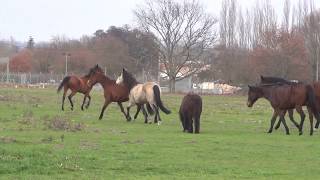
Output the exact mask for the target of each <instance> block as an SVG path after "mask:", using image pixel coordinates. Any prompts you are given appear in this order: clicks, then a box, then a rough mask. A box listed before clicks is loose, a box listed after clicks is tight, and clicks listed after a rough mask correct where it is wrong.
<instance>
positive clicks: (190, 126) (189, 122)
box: [187, 115, 193, 133]
mask: <svg viewBox="0 0 320 180" xmlns="http://www.w3.org/2000/svg"><path fill="white" fill-rule="evenodd" d="M187 123H188V132H189V133H193V120H192V116H189V115H188V116H187Z"/></svg>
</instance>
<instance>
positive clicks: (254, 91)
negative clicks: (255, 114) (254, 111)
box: [247, 85, 262, 107]
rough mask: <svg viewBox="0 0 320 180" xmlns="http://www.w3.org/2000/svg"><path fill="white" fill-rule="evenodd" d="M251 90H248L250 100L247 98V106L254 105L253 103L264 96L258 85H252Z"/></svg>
mask: <svg viewBox="0 0 320 180" xmlns="http://www.w3.org/2000/svg"><path fill="white" fill-rule="evenodd" d="M248 87H249V91H248V100H247V106H248V107H252V106H253V104H254V103H255V102H256V101H257V100H258V99H259V98H260V97H262V90H261V88H260V87H258V86H250V85H248Z"/></svg>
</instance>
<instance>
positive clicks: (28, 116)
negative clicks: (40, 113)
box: [18, 111, 35, 125]
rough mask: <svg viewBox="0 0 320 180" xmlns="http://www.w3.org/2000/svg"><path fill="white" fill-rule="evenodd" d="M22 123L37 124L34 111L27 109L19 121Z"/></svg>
mask: <svg viewBox="0 0 320 180" xmlns="http://www.w3.org/2000/svg"><path fill="white" fill-rule="evenodd" d="M18 123H20V124H24V125H32V124H35V119H34V115H33V112H32V111H25V112H24V113H23V115H22V118H21V119H20V120H19V121H18Z"/></svg>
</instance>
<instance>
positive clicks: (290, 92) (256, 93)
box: [247, 84, 320, 135]
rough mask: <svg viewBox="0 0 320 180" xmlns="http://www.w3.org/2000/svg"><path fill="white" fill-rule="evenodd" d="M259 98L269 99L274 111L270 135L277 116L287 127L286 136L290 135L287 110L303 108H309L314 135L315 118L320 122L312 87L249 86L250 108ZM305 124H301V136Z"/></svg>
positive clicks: (297, 85)
mask: <svg viewBox="0 0 320 180" xmlns="http://www.w3.org/2000/svg"><path fill="white" fill-rule="evenodd" d="M259 98H265V99H267V100H268V101H269V102H270V104H271V106H272V108H273V110H274V113H273V116H272V118H271V126H270V129H269V131H268V133H271V132H272V129H273V126H274V123H275V120H276V118H277V116H280V121H281V122H282V123H283V125H284V127H285V130H286V134H289V128H288V126H287V124H286V122H285V119H284V116H285V113H286V110H288V109H293V108H296V109H297V110H302V106H307V109H308V113H309V119H310V135H312V134H313V116H315V117H316V119H317V121H320V116H319V113H318V111H317V105H316V99H315V94H314V91H313V87H312V86H311V85H304V84H294V85H287V84H282V85H259V86H249V91H248V101H247V105H248V107H252V106H253V104H254V103H255V102H256V101H257V100H258V99H259ZM303 122H304V119H302V120H301V122H300V126H299V134H300V135H301V134H302V129H303Z"/></svg>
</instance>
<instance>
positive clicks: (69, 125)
mask: <svg viewBox="0 0 320 180" xmlns="http://www.w3.org/2000/svg"><path fill="white" fill-rule="evenodd" d="M44 124H45V126H46V127H47V128H48V129H52V130H55V131H70V132H76V131H82V130H84V129H85V125H84V124H83V123H75V122H72V121H71V120H70V119H67V118H64V117H61V116H55V117H53V118H51V119H50V118H48V119H47V120H46V121H44Z"/></svg>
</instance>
